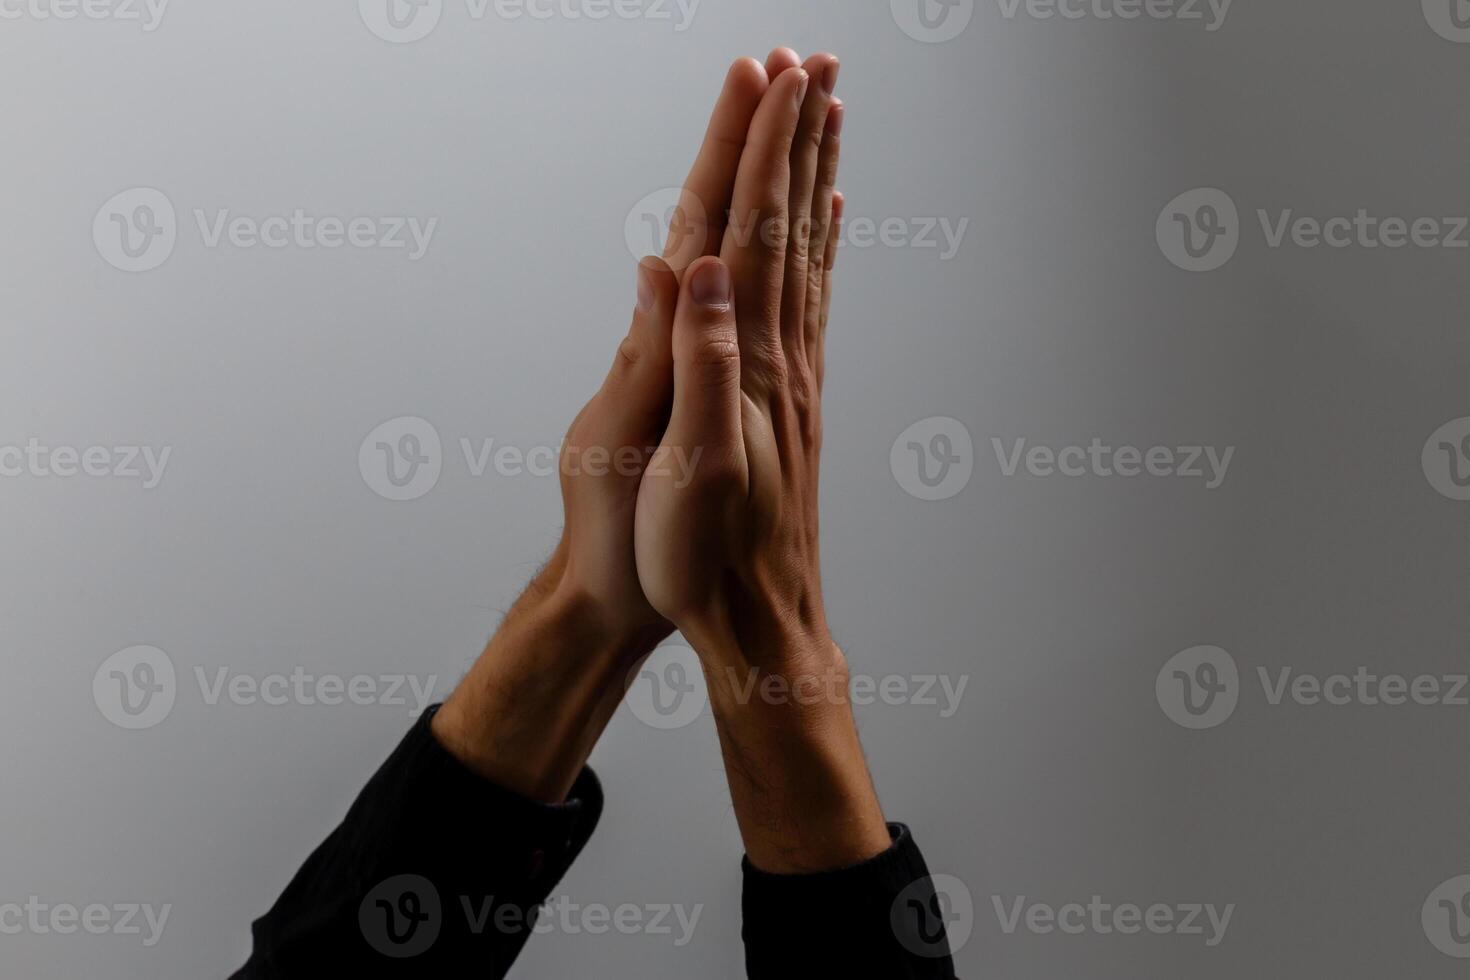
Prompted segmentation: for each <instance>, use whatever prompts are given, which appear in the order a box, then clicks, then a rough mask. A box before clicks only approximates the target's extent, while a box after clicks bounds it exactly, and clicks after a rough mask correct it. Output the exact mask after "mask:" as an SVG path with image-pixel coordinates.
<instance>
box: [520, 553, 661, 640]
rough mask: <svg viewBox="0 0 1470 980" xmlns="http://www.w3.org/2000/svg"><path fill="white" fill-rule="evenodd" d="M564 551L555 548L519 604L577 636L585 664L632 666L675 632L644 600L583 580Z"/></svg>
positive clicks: (549, 622)
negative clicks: (611, 592)
mask: <svg viewBox="0 0 1470 980" xmlns="http://www.w3.org/2000/svg"><path fill="white" fill-rule="evenodd" d="M565 551H566V549H565V547H564V546H563V547H562V548H558V549H557V554H556V555H554V556H553V557H552V560H551V562H550V563H548V565H547V567H546V568H545V569H544V570H543V571H542V572H541V574H540V575H538V576H537V577H536V579H535V580H534V581H533V582H532V583H531V585H530V587H528V588H527V590H526V595H525V596H523V597H522V600H521V602H522V603H525V604H526V605H527V607H528V610H529V611H530V612H531V614H532V615H535V616H537V617H538V618H539V619H540V620H541V621H542V622H544V623H546V624H547V625H548V626H549V627H550V628H554V629H557V630H559V631H561V632H563V633H565V634H567V635H569V636H573V637H576V638H578V639H579V640H580V642H581V649H582V650H583V651H584V653H585V656H584V657H583V658H582V659H583V663H584V664H599V663H609V664H610V665H612V666H631V665H632V664H633V663H636V662H637V661H638V660H640V659H642V658H643V657H645V656H647V655H648V654H649V653H650V652H652V650H653V649H654V647H656V646H658V645H659V643H660V642H662V641H663V640H664V639H665V638H666V637H667V636H668V635H669V634H670V633H672V632H673V630H674V627H673V625H672V624H670V623H669V622H668V621H667V620H665V619H664V618H663V617H661V616H659V615H658V613H656V612H654V611H653V608H652V607H651V606H649V605H648V603H647V601H646V600H642V599H639V600H637V601H635V600H633V599H631V598H627V597H623V598H610V597H609V596H608V595H607V594H606V590H603V589H599V588H597V587H595V586H594V585H592V584H591V583H589V582H587V581H586V580H585V579H584V578H582V577H581V576H579V575H578V574H577V573H576V572H575V571H574V570H573V567H572V565H571V563H569V562H568V561H566V559H565V557H564V555H565ZM633 584H634V586H635V587H636V582H635V583H633ZM517 605H518V606H519V605H520V603H518V604H517Z"/></svg>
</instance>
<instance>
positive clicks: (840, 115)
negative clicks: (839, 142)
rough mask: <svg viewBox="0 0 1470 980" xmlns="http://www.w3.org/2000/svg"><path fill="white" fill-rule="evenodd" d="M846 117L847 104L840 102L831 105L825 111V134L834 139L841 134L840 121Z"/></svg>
mask: <svg viewBox="0 0 1470 980" xmlns="http://www.w3.org/2000/svg"><path fill="white" fill-rule="evenodd" d="M846 117H847V106H845V105H843V104H842V103H841V102H839V103H837V104H836V105H834V106H833V107H832V111H831V112H829V113H827V135H828V136H831V137H833V138H834V139H835V138H837V137H838V136H841V135H842V121H843V119H845V118H846Z"/></svg>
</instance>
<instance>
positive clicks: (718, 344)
mask: <svg viewBox="0 0 1470 980" xmlns="http://www.w3.org/2000/svg"><path fill="white" fill-rule="evenodd" d="M673 340H674V343H673V347H674V410H673V414H672V416H671V417H670V419H669V431H668V435H667V436H666V437H665V439H664V441H665V443H672V444H673V445H674V446H681V447H683V448H685V449H690V450H692V449H695V448H697V447H705V448H708V449H719V450H724V451H729V450H732V449H734V448H735V447H738V446H740V445H741V438H740V341H739V338H738V336H737V334H736V328H735V300H734V295H733V290H732V289H731V284H730V268H729V266H727V265H725V263H724V262H721V261H720V260H719V259H717V258H714V257H712V256H709V257H705V258H702V259H699V260H698V261H696V262H695V263H694V264H693V265H691V266H690V267H689V273H688V275H686V276H685V277H684V283H683V286H682V287H681V291H680V294H679V307H678V310H677V311H676V312H675V314H674V338H673Z"/></svg>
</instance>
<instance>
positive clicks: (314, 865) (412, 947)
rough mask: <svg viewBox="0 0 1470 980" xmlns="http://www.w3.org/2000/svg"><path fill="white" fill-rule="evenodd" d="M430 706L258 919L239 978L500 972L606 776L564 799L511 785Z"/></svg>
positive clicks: (581, 830) (577, 844) (575, 847)
mask: <svg viewBox="0 0 1470 980" xmlns="http://www.w3.org/2000/svg"><path fill="white" fill-rule="evenodd" d="M437 710H438V706H437V705H436V706H434V707H433V708H431V709H429V710H428V711H427V712H425V714H424V716H423V717H422V718H421V719H419V721H418V723H417V724H416V725H415V726H414V727H413V729H412V730H411V731H409V733H408V734H407V735H406V736H405V737H404V739H403V741H402V742H401V743H399V745H398V748H397V749H395V750H394V752H393V754H392V755H391V756H389V758H388V760H387V761H386V762H385V763H383V765H382V767H381V768H379V770H378V771H377V773H376V774H375V775H374V776H373V778H372V779H371V780H370V781H369V782H368V784H367V786H366V787H365V788H364V789H363V791H362V793H360V794H359V795H358V798H357V800H356V802H354V803H353V805H352V808H351V809H350V810H349V811H348V813H347V816H346V818H345V819H344V820H343V821H342V824H341V825H340V826H339V827H338V828H337V829H336V830H335V831H333V833H332V835H331V836H330V837H328V838H327V840H326V841H325V842H324V843H323V844H322V845H321V846H320V847H319V848H317V850H316V852H315V853H313V854H312V856H311V857H310V859H308V861H307V862H306V864H305V865H303V866H302V868H301V870H300V871H299V872H298V873H297V875H296V877H295V878H294V879H293V880H292V882H291V884H290V886H289V887H287V889H286V891H285V892H284V893H283V894H282V895H281V897H280V899H279V900H278V901H277V902H276V904H275V906H274V907H273V908H272V909H271V910H270V912H269V913H267V914H266V915H265V916H264V917H263V918H262V919H260V920H259V921H258V922H256V923H255V929H254V938H255V954H254V956H253V957H252V961H251V964H250V966H249V967H248V968H247V971H246V972H245V973H243V974H242V976H248V977H252V978H253V977H257V976H260V977H271V978H276V977H283V978H284V977H291V978H294V977H313V978H314V977H318V976H327V975H360V976H369V975H371V976H375V977H376V976H385V977H394V976H404V977H410V976H414V977H417V976H428V975H433V976H438V977H446V978H447V977H460V976H474V977H481V978H483V977H487V976H488V977H498V976H503V975H504V972H505V970H506V969H507V968H508V967H509V964H510V962H511V961H512V960H513V959H514V958H515V956H516V954H517V953H518V952H519V951H520V949H521V947H522V946H523V945H524V944H525V941H526V939H527V937H528V936H529V935H530V931H531V926H532V925H533V924H534V922H535V916H536V912H537V908H538V906H540V905H541V904H542V903H543V902H544V901H545V900H546V898H547V896H548V895H549V894H550V893H551V890H552V889H553V888H555V887H556V885H557V884H558V883H559V882H560V881H561V879H562V877H563V876H564V875H565V874H566V871H567V869H568V868H569V867H570V866H571V864H572V862H573V860H575V858H576V857H577V855H578V854H579V853H581V851H582V848H583V847H584V846H585V845H586V843H587V840H588V839H589V838H590V837H591V836H592V831H593V830H594V829H595V827H596V826H597V821H598V819H599V818H600V817H601V815H602V803H603V797H602V787H601V786H600V785H599V783H598V781H597V777H596V776H595V775H593V773H592V771H591V770H590V769H584V770H583V771H582V774H581V775H580V776H579V777H578V778H577V781H576V783H575V784H574V785H573V787H572V790H571V792H570V793H569V794H568V798H567V800H566V802H564V803H560V804H555V805H548V804H544V803H538V802H536V801H533V800H528V799H526V798H524V797H522V796H519V795H517V794H515V793H512V792H510V791H509V790H506V789H504V788H502V787H500V786H497V785H495V784H494V783H492V782H489V781H488V780H486V779H484V778H483V777H481V776H479V775H477V774H475V773H474V772H472V771H471V770H470V769H468V768H466V767H465V765H464V764H463V763H461V762H460V761H459V760H458V759H456V758H455V757H454V756H453V755H451V754H450V753H449V751H448V750H447V749H445V748H444V746H443V745H441V744H440V743H439V741H438V739H436V738H435V737H434V735H433V733H432V732H431V731H430V728H429V726H430V723H431V722H432V720H433V717H434V714H435V713H436V712H437ZM344 969H346V970H347V971H348V972H347V973H343V972H342V971H343V970H344ZM353 970H356V971H368V972H358V973H352V972H351V971H353ZM321 971H327V972H321Z"/></svg>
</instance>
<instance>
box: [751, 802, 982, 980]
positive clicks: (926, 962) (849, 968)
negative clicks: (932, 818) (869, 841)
mask: <svg viewBox="0 0 1470 980" xmlns="http://www.w3.org/2000/svg"><path fill="white" fill-rule="evenodd" d="M888 831H889V833H890V834H891V835H892V836H893V846H892V847H890V848H889V849H888V850H886V851H884V852H883V853H882V854H880V855H878V856H877V857H875V858H873V859H871V860H869V861H866V862H864V863H863V864H859V865H856V866H855V867H851V868H843V869H841V870H839V871H827V872H823V873H821V874H810V875H775V874H768V873H766V872H764V871H761V870H759V869H757V868H755V867H754V866H752V865H751V863H750V861H749V860H746V862H745V865H744V868H745V893H744V896H743V902H742V904H743V907H744V920H745V921H744V928H743V930H742V936H743V937H744V939H745V970H746V974H747V975H748V976H749V977H750V978H751V980H796V978H807V977H883V978H884V980H954V961H953V960H952V959H951V957H950V952H949V941H948V939H947V937H946V934H945V927H944V923H945V918H946V917H947V916H948V915H949V914H950V911H951V910H950V909H949V907H948V899H947V896H945V895H944V894H941V893H940V892H938V891H937V890H936V888H935V886H934V883H933V881H932V880H931V879H930V877H929V869H928V868H927V867H926V866H925V864H924V856H923V855H922V854H920V853H919V846H918V845H917V844H915V843H914V838H913V836H912V835H911V834H910V833H909V830H908V828H907V827H905V826H903V825H902V824H889V825H888Z"/></svg>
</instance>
